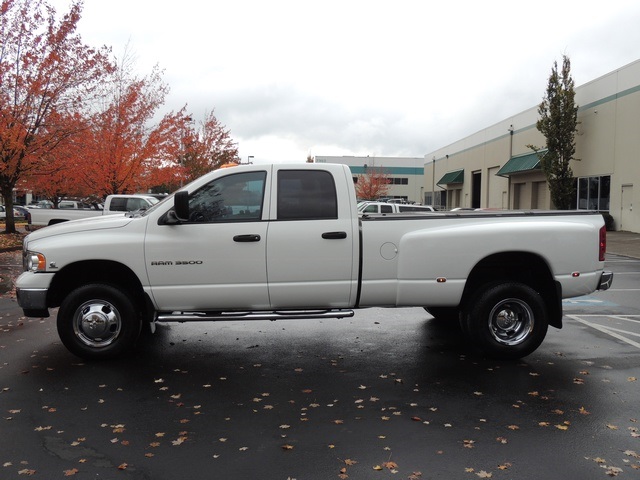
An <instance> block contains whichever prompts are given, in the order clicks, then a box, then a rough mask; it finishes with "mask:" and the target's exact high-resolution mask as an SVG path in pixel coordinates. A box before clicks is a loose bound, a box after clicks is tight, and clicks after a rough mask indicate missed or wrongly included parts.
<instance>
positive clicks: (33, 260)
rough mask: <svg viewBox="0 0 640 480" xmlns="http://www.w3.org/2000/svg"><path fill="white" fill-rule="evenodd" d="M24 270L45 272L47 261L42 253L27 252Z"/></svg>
mask: <svg viewBox="0 0 640 480" xmlns="http://www.w3.org/2000/svg"><path fill="white" fill-rule="evenodd" d="M23 268H24V271H25V272H44V271H45V270H46V269H47V259H46V258H45V256H44V255H43V254H41V253H37V252H26V254H25V256H24V259H23Z"/></svg>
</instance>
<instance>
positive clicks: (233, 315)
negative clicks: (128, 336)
mask: <svg viewBox="0 0 640 480" xmlns="http://www.w3.org/2000/svg"><path fill="white" fill-rule="evenodd" d="M353 315H354V312H353V310H343V309H330V310H276V311H273V312H269V311H264V312H263V311H258V312H160V313H158V315H157V316H156V321H157V322H198V321H225V320H226V321H231V320H300V319H306V318H309V319H312V318H347V317H353Z"/></svg>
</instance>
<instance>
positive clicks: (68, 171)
mask: <svg viewBox="0 0 640 480" xmlns="http://www.w3.org/2000/svg"><path fill="white" fill-rule="evenodd" d="M67 121H68V122H72V121H75V122H76V127H75V128H76V130H77V133H75V134H74V135H72V136H70V137H69V138H67V139H65V141H64V142H61V143H60V144H59V145H58V146H57V147H56V148H55V149H53V150H52V151H50V152H48V153H47V154H46V155H44V156H43V159H42V162H41V163H40V167H39V168H38V170H37V171H34V172H33V173H32V174H31V175H30V176H29V178H28V185H29V187H30V189H31V190H32V191H33V192H34V193H35V194H37V195H38V196H39V197H44V198H46V199H47V200H50V201H51V202H52V203H53V205H54V208H58V204H59V203H60V200H62V199H63V198H66V197H77V198H83V199H84V198H87V197H91V196H92V193H93V192H92V191H91V190H90V189H89V188H88V187H87V186H86V185H85V184H84V183H83V182H79V181H78V172H80V171H82V170H83V169H85V168H86V165H85V162H84V155H83V153H82V152H83V148H84V145H85V144H86V140H85V136H86V134H87V131H88V126H87V123H86V121H85V119H80V118H77V119H75V120H72V119H68V120H67ZM92 200H97V199H95V198H94V199H92Z"/></svg>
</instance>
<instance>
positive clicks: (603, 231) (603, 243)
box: [598, 225, 607, 262]
mask: <svg viewBox="0 0 640 480" xmlns="http://www.w3.org/2000/svg"><path fill="white" fill-rule="evenodd" d="M605 253H607V227H605V226H604V225H603V226H602V227H600V245H599V249H598V260H599V261H601V262H604V255H605Z"/></svg>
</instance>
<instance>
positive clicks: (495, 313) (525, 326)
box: [489, 298, 534, 346]
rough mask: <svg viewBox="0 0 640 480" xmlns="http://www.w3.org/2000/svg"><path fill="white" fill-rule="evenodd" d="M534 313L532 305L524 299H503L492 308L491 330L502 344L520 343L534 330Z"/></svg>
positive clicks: (493, 335)
mask: <svg viewBox="0 0 640 480" xmlns="http://www.w3.org/2000/svg"><path fill="white" fill-rule="evenodd" d="M533 325H534V315H533V311H532V310H531V307H529V305H528V304H527V303H525V302H523V301H522V300H518V299H517V298H509V299H506V300H502V301H501V302H499V303H498V304H497V305H496V306H494V307H493V309H492V310H491V314H490V315H489V332H490V333H491V336H492V337H493V339H494V340H495V341H496V342H498V343H500V344H502V345H509V346H513V345H519V344H521V343H522V342H524V341H525V340H526V339H527V338H528V337H529V335H530V334H531V332H532V331H533Z"/></svg>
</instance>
